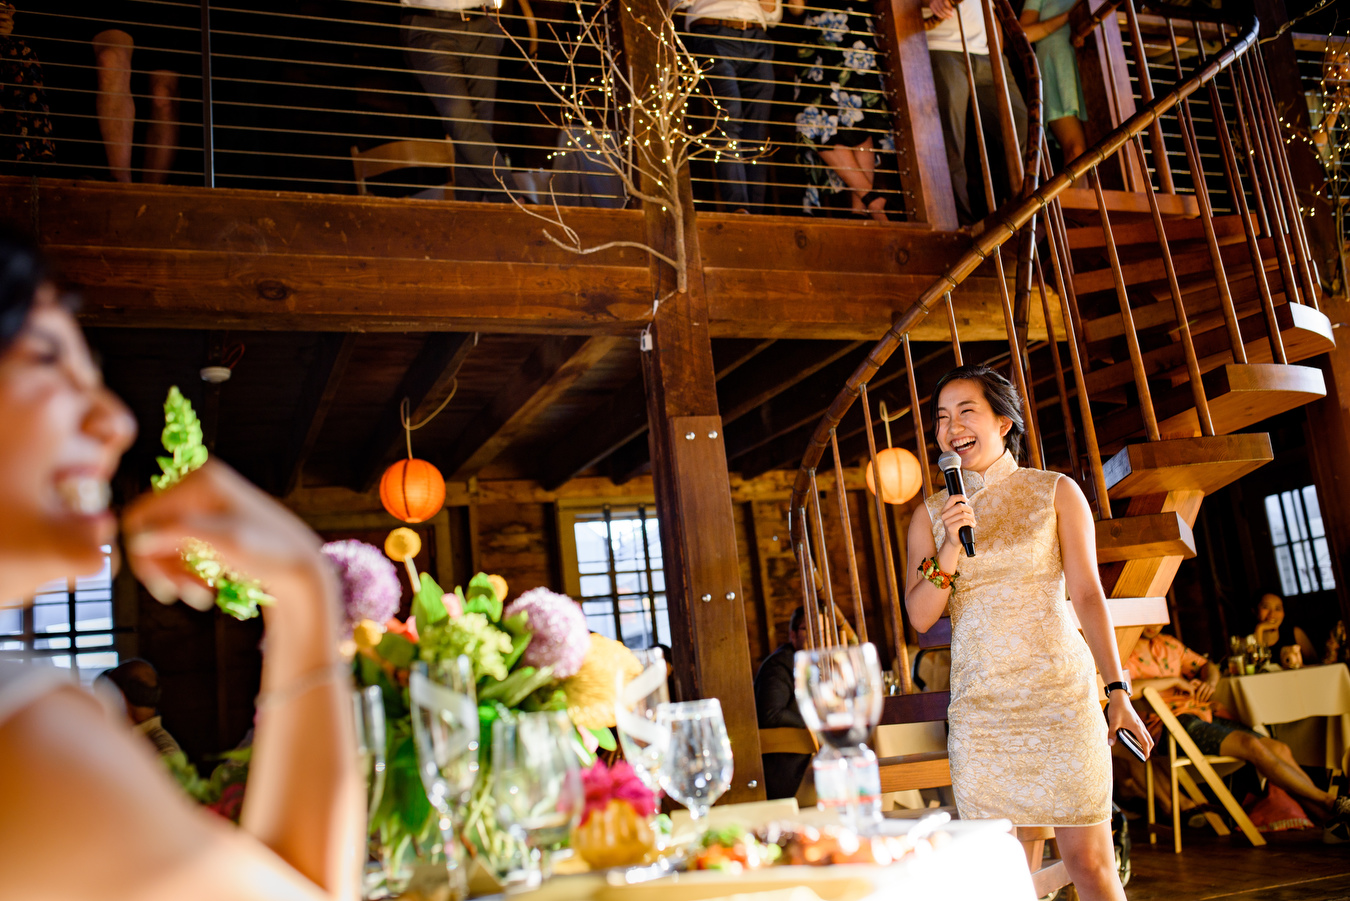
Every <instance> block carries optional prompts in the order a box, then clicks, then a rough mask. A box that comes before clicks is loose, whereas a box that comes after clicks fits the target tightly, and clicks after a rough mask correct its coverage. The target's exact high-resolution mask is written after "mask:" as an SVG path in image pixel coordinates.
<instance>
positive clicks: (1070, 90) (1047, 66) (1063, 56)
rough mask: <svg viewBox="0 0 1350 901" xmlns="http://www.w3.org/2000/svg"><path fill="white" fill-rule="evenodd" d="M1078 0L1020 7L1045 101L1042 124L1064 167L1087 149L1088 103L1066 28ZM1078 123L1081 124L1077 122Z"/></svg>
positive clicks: (1036, 0) (1038, 0) (1044, 0)
mask: <svg viewBox="0 0 1350 901" xmlns="http://www.w3.org/2000/svg"><path fill="white" fill-rule="evenodd" d="M1078 2H1079V0H1027V2H1026V4H1025V5H1024V6H1023V7H1022V18H1021V20H1020V21H1021V23H1022V30H1023V31H1024V32H1026V35H1027V40H1029V41H1031V42H1032V43H1033V44H1035V45H1036V59H1037V61H1039V62H1040V64H1041V91H1042V92H1043V96H1044V99H1045V121H1046V122H1047V123H1048V124H1049V126H1050V131H1051V133H1052V134H1054V136H1055V140H1056V141H1058V142H1059V147H1060V149H1061V150H1062V151H1064V165H1066V166H1067V165H1068V164H1069V163H1072V162H1073V161H1074V160H1076V159H1077V158H1078V157H1079V156H1081V155H1082V154H1083V151H1084V150H1087V135H1086V134H1084V133H1083V122H1086V121H1087V102H1086V101H1085V100H1084V99H1083V80H1082V78H1080V77H1079V74H1078V54H1077V53H1076V52H1075V51H1074V49H1073V42H1072V41H1071V40H1070V38H1071V37H1072V35H1071V34H1070V33H1069V29H1068V28H1067V27H1066V26H1068V24H1069V13H1070V12H1071V11H1072V10H1073V8H1074V7H1075V6H1076V5H1077V4H1078ZM1080 120H1081V121H1080Z"/></svg>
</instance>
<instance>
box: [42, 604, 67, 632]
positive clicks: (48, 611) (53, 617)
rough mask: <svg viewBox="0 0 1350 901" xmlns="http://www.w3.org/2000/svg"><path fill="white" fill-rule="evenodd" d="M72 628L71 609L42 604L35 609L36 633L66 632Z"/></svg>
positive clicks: (65, 606)
mask: <svg viewBox="0 0 1350 901" xmlns="http://www.w3.org/2000/svg"><path fill="white" fill-rule="evenodd" d="M69 628H70V607H69V606H67V605H66V604H65V602H62V603H60V604H41V605H38V606H35V607H34V608H33V630H34V631H35V632H65V631H66V630H68V629H69Z"/></svg>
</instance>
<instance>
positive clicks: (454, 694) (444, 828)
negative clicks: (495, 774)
mask: <svg viewBox="0 0 1350 901" xmlns="http://www.w3.org/2000/svg"><path fill="white" fill-rule="evenodd" d="M408 697H409V700H410V701H411V702H412V727H413V743H414V745H415V747H416V749H417V769H418V771H419V773H420V774H421V776H422V787H423V788H425V789H426V793H427V800H428V801H430V802H431V805H432V807H434V808H435V809H436V813H437V814H439V816H440V821H439V824H438V825H439V826H440V830H441V838H442V840H443V842H444V844H445V860H446V868H447V870H448V871H449V878H450V892H451V897H452V898H463V897H467V895H468V879H467V877H466V875H465V869H464V862H463V860H462V859H461V856H460V851H459V842H458V841H457V840H456V839H455V815H456V813H457V812H458V811H459V810H461V809H462V808H463V807H464V805H465V804H467V803H468V801H469V796H470V793H471V792H472V791H473V784H474V781H475V780H476V779H477V778H478V737H479V736H478V703H477V700H476V695H475V692H474V680H473V666H472V664H470V662H469V658H468V657H463V656H461V657H456V658H455V659H453V660H443V661H440V662H438V663H433V664H426V663H420V662H419V663H414V664H413V667H412V673H411V675H410V677H409V680H408Z"/></svg>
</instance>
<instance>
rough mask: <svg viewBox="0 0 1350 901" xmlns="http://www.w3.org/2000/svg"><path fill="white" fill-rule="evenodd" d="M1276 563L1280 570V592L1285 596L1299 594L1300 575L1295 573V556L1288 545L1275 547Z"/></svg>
mask: <svg viewBox="0 0 1350 901" xmlns="http://www.w3.org/2000/svg"><path fill="white" fill-rule="evenodd" d="M1275 565H1276V566H1278V567H1279V570H1280V592H1281V593H1282V594H1284V596H1285V597H1289V596H1291V595H1295V594H1298V577H1297V576H1295V575H1294V558H1293V555H1292V554H1290V553H1289V546H1288V545H1281V546H1280V547H1277V548H1275Z"/></svg>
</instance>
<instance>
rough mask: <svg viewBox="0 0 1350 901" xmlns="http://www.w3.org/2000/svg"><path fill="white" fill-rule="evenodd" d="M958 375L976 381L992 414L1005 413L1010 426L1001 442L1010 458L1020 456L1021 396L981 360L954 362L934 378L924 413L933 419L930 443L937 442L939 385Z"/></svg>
mask: <svg viewBox="0 0 1350 901" xmlns="http://www.w3.org/2000/svg"><path fill="white" fill-rule="evenodd" d="M961 379H966V380H969V381H972V382H976V383H978V384H979V386H980V390H981V391H983V392H984V399H985V400H986V401H988V402H989V406H990V407H992V408H993V410H994V414H995V415H997V416H1006V417H1008V418H1009V419H1010V420H1012V428H1010V429H1008V434H1006V435H1004V436H1003V446H1004V447H1005V448H1007V449H1008V450H1010V451H1012V455H1013V457H1014V458H1020V457H1021V455H1022V435H1023V434H1025V433H1026V429H1027V426H1026V422H1025V421H1024V420H1023V419H1022V398H1021V397H1020V396H1019V395H1018V393H1017V389H1016V388H1015V387H1014V386H1013V384H1012V382H1010V381H1008V380H1007V379H1006V378H1005V377H1004V376H1003V373H1001V372H999V371H998V370H997V369H994V368H993V367H990V366H986V365H984V364H983V363H973V364H970V365H968V366H958V367H956V368H955V369H953V370H951V371H950V372H948V373H947V374H946V375H944V376H943V377H942V378H940V379H938V383H937V387H935V388H934V389H933V399H932V401H931V402H930V403H929V407H928V415H929V418H930V419H932V422H933V441H934V443H936V442H937V411H938V398H939V397H941V396H942V389H943V388H946V387H947V385H948V383H950V382H955V381H958V380H961Z"/></svg>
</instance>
